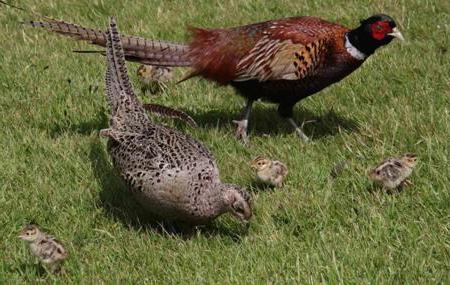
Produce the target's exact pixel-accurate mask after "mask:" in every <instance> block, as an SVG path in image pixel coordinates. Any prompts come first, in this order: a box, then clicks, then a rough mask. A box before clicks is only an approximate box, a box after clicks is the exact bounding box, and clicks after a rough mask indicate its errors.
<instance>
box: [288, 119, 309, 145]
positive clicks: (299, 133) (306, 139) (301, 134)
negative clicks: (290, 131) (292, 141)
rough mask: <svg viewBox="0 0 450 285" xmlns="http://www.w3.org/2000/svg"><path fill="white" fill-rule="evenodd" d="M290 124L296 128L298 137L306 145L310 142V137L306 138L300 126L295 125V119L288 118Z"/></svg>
mask: <svg viewBox="0 0 450 285" xmlns="http://www.w3.org/2000/svg"><path fill="white" fill-rule="evenodd" d="M288 122H289V123H290V124H291V125H292V126H293V127H294V129H295V132H296V133H297V135H298V136H299V137H300V139H301V140H302V141H303V142H305V143H306V142H308V141H309V138H308V136H306V135H305V133H304V132H303V131H302V129H301V128H300V127H299V126H297V124H296V123H295V121H294V119H292V118H288Z"/></svg>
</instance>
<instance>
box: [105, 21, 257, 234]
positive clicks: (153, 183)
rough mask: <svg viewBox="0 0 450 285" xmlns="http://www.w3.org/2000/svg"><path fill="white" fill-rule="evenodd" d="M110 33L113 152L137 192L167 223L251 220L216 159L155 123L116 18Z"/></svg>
mask: <svg viewBox="0 0 450 285" xmlns="http://www.w3.org/2000/svg"><path fill="white" fill-rule="evenodd" d="M105 35H106V47H107V48H106V57H107V72H106V91H107V92H106V93H107V97H108V102H109V106H110V111H111V120H110V125H109V128H107V129H104V130H101V132H100V134H101V135H102V136H104V137H107V138H108V152H109V153H110V155H111V157H112V159H113V162H114V165H115V166H116V167H117V169H118V170H119V172H120V174H121V176H122V177H123V178H124V180H125V181H126V182H127V183H128V184H129V186H130V188H131V191H132V193H133V194H134V196H135V197H136V199H137V200H138V202H140V203H141V204H142V205H143V206H144V207H145V208H146V209H148V210H149V211H151V212H153V213H154V214H156V215H158V216H160V217H161V218H162V219H164V220H168V221H179V222H185V223H188V224H191V225H195V224H201V223H205V222H208V221H210V220H212V219H214V218H216V217H217V216H219V215H221V214H223V213H226V212H231V213H232V214H233V215H234V216H236V217H237V218H238V219H240V220H242V221H248V220H249V219H250V217H251V216H252V210H251V205H250V195H249V194H248V193H247V192H246V191H245V190H244V189H242V188H241V187H239V186H237V185H233V184H227V183H222V182H221V181H220V178H219V170H218V169H217V165H216V163H215V161H214V157H213V155H212V154H211V153H210V152H209V150H208V149H207V148H206V147H205V146H204V145H203V144H201V143H200V142H198V141H196V140H194V139H193V138H191V137H190V136H188V135H186V134H183V133H181V132H178V131H176V130H174V129H171V128H168V127H165V126H163V125H159V124H156V123H153V122H152V121H151V120H150V118H149V117H148V116H147V115H146V113H145V111H144V108H143V106H142V105H141V103H140V102H139V100H138V99H137V97H136V95H135V94H134V92H133V90H132V87H131V83H130V80H129V78H128V74H127V69H126V66H125V58H124V53H123V48H122V42H121V39H120V36H119V34H118V31H117V26H116V23H115V21H114V19H113V18H112V19H111V21H110V26H109V29H108V31H107V33H106V34H105Z"/></svg>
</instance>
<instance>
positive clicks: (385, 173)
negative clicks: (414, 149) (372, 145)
mask: <svg viewBox="0 0 450 285" xmlns="http://www.w3.org/2000/svg"><path fill="white" fill-rule="evenodd" d="M416 165H417V155H415V154H413V153H406V154H404V155H402V156H400V157H391V158H387V159H385V160H383V161H382V162H381V163H380V164H378V166H376V167H375V168H374V169H373V170H371V171H370V172H369V178H370V179H372V180H373V181H374V182H375V183H377V184H380V185H382V186H383V187H385V188H387V189H394V188H397V187H399V186H404V185H408V184H411V183H410V182H409V181H408V180H407V178H408V177H409V176H410V175H411V173H412V171H413V169H414V167H415V166H416Z"/></svg>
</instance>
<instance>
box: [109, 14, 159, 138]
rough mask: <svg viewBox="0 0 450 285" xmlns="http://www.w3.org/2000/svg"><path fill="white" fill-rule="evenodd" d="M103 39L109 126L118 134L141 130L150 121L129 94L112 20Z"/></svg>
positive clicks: (117, 38) (123, 58)
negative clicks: (117, 131)
mask: <svg viewBox="0 0 450 285" xmlns="http://www.w3.org/2000/svg"><path fill="white" fill-rule="evenodd" d="M106 40H107V41H106V59H107V71H106V91H107V93H106V94H107V97H108V101H109V104H110V107H111V113H112V118H111V127H112V128H114V129H116V130H121V131H125V130H126V131H137V130H141V129H142V128H143V127H145V125H146V123H149V122H150V120H149V118H148V117H147V115H146V114H145V110H144V109H143V108H142V105H141V104H140V102H139V100H138V99H137V97H136V94H135V93H134V92H133V89H132V86H131V82H130V79H129V77H128V72H127V67H126V65H125V57H124V54H123V48H122V42H121V39H120V35H119V32H118V30H117V25H116V22H115V20H114V18H111V20H110V24H109V29H108V31H107V33H106Z"/></svg>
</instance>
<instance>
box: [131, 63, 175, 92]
mask: <svg viewBox="0 0 450 285" xmlns="http://www.w3.org/2000/svg"><path fill="white" fill-rule="evenodd" d="M137 76H138V78H139V81H140V82H141V83H142V87H143V88H142V89H143V90H144V91H146V90H148V91H150V93H152V94H155V93H157V92H159V91H162V90H164V89H166V88H167V85H166V82H168V81H170V80H172V76H173V73H172V68H171V67H165V66H153V65H147V64H142V65H140V66H139V68H138V70H137Z"/></svg>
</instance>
